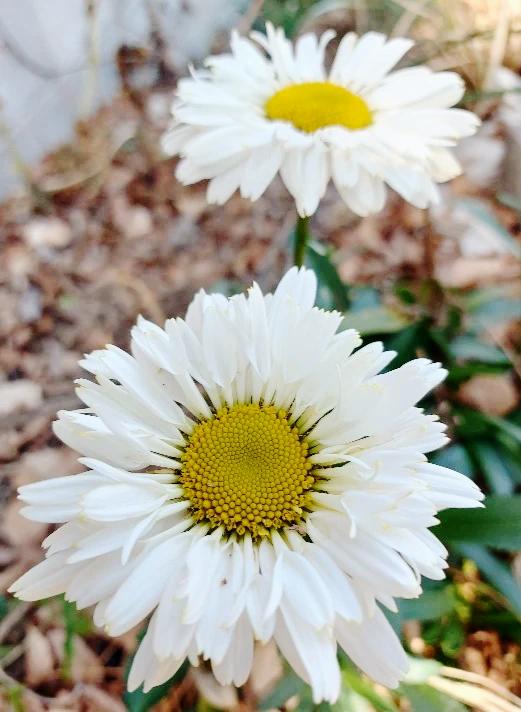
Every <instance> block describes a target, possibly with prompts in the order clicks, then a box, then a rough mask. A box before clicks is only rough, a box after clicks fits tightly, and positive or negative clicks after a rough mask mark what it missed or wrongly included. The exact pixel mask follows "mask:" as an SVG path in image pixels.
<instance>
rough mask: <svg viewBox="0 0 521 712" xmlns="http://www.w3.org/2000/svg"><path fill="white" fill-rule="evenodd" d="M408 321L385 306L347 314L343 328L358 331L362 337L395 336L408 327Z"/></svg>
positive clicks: (351, 311)
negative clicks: (372, 335)
mask: <svg viewBox="0 0 521 712" xmlns="http://www.w3.org/2000/svg"><path fill="white" fill-rule="evenodd" d="M407 323H408V322H407V320H406V319H405V317H403V316H402V315H401V314H398V312H396V311H393V310H392V309H390V308H389V307H386V306H385V305H383V304H382V305H381V306H379V307H367V308H366V309H359V310H358V311H353V310H350V311H348V312H346V315H345V318H344V321H343V322H342V328H344V329H356V330H357V331H359V332H360V334H361V335H362V336H368V335H370V334H394V333H396V332H397V331H401V330H402V329H403V328H404V327H405V326H407Z"/></svg>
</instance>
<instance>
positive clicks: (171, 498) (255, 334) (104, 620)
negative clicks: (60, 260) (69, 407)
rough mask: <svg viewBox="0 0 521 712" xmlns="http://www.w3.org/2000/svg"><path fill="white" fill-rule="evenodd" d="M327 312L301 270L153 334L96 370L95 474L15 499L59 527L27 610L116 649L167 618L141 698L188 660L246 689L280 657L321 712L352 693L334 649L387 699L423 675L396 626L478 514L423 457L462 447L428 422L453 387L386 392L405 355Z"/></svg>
mask: <svg viewBox="0 0 521 712" xmlns="http://www.w3.org/2000/svg"><path fill="white" fill-rule="evenodd" d="M315 292H316V278H315V276H314V274H313V273H312V272H310V271H308V270H305V269H301V270H297V269H296V268H293V269H291V270H290V271H289V272H288V273H287V274H286V276H285V277H284V278H283V279H282V281H281V282H280V284H279V286H278V287H277V289H276V291H275V292H274V294H268V295H266V296H263V294H262V293H261V291H260V289H259V288H258V286H256V285H254V286H253V287H252V288H251V289H250V290H249V292H248V295H247V296H245V295H238V296H234V297H232V298H230V299H226V298H225V297H223V296H222V295H208V294H205V293H204V292H200V293H199V294H198V295H197V296H196V297H195V299H194V300H193V302H192V304H191V305H190V307H189V309H188V312H187V315H186V319H185V320H183V319H170V320H168V321H167V322H166V324H165V327H164V329H162V328H160V327H158V326H156V325H154V324H153V323H151V322H148V321H146V320H144V319H140V320H139V321H138V324H137V325H136V326H135V327H134V329H133V331H132V345H131V352H132V354H131V355H130V354H128V353H126V352H124V351H122V350H120V349H118V348H116V347H113V346H108V347H107V348H106V349H104V350H102V351H95V352H93V353H92V354H90V355H89V356H87V357H86V358H85V360H84V361H83V366H84V368H85V369H87V370H88V371H90V372H91V373H93V374H94V375H95V377H96V380H95V381H89V380H80V381H79V382H78V395H79V396H80V398H81V399H82V401H83V402H84V403H85V405H86V408H85V409H82V410H79V411H73V412H62V413H60V417H59V420H58V421H57V423H56V424H55V431H56V434H57V435H58V436H59V437H60V438H61V439H62V440H64V441H65V442H66V443H67V444H69V445H70V446H72V447H73V448H75V449H77V450H79V451H80V452H81V453H83V455H84V456H85V457H84V458H82V459H81V462H82V463H83V464H85V465H86V466H87V467H88V468H89V471H88V472H86V473H84V474H79V475H74V476H71V477H62V478H57V479H53V480H47V481H42V482H38V483H36V484H31V485H28V486H25V487H22V488H21V489H20V498H21V499H22V500H23V501H24V502H25V504H26V507H25V509H24V514H25V516H26V517H28V518H29V519H33V520H36V521H43V522H50V523H58V524H62V526H60V527H59V528H58V529H57V530H56V531H55V532H53V533H52V534H51V535H50V536H48V537H47V539H46V540H45V542H44V546H45V548H46V549H47V556H46V559H45V560H44V561H43V562H42V563H40V564H38V565H37V566H35V567H34V568H33V569H32V570H30V571H29V572H28V573H26V574H24V575H23V576H22V577H21V578H20V579H19V580H18V581H17V582H16V583H15V584H14V585H13V586H12V591H14V592H15V593H16V594H17V595H18V596H19V597H20V598H22V599H25V600H37V599H40V598H45V597H48V596H53V595H56V594H59V593H63V592H64V593H65V596H66V598H67V599H68V600H71V601H75V602H76V605H77V606H78V608H86V607H89V606H95V609H94V620H95V623H96V624H97V625H98V626H103V627H105V629H106V630H107V632H108V633H109V634H111V635H114V636H118V635H121V634H123V633H125V632H126V631H128V630H130V629H131V628H132V627H134V626H135V625H137V624H138V623H140V622H141V621H143V620H144V619H146V618H147V617H148V616H149V615H150V614H152V617H151V619H150V623H149V626H148V630H147V633H146V635H145V637H144V638H143V640H142V642H141V644H140V647H139V650H138V652H137V654H136V656H135V658H134V662H133V665H132V670H131V672H130V676H129V687H130V688H131V689H133V688H136V687H138V686H139V685H141V683H143V682H144V686H145V689H149V688H151V687H153V686H155V685H158V684H160V683H162V682H163V681H165V680H167V679H168V678H169V677H170V676H171V675H172V674H173V673H174V672H175V671H176V670H177V669H178V668H179V667H180V665H181V664H182V662H183V661H184V660H185V659H186V658H187V657H188V658H189V659H190V661H191V662H192V663H193V664H194V665H196V664H198V662H199V660H200V659H201V658H202V659H206V660H209V661H210V662H211V665H212V669H213V671H214V674H215V676H216V677H217V679H218V680H219V681H220V682H221V683H223V684H227V683H233V684H235V685H237V686H239V685H242V684H243V683H244V682H245V681H246V679H247V677H248V675H249V672H250V670H251V665H252V656H253V649H254V642H255V641H261V642H266V641H268V640H270V639H272V638H273V639H274V640H275V641H276V644H277V646H278V647H279V649H280V651H281V653H282V654H283V655H284V656H285V657H286V659H287V660H288V662H289V663H290V664H291V666H292V667H293V668H294V670H295V671H296V672H297V674H298V675H300V676H301V677H302V678H303V679H304V680H306V681H307V682H309V683H310V685H311V686H312V689H313V695H314V699H315V700H316V701H319V700H329V701H334V700H335V699H336V698H337V696H338V694H339V689H340V672H339V666H338V662H337V657H336V652H337V643H338V644H339V645H340V646H341V647H342V648H343V649H344V650H345V651H346V653H347V654H348V655H349V656H350V658H351V659H352V660H353V661H354V662H355V663H356V664H357V665H358V666H359V667H360V668H361V669H362V670H364V671H365V672H366V673H368V674H369V675H371V676H372V677H373V678H374V679H375V680H377V681H378V682H380V683H382V684H384V685H388V686H390V687H393V686H395V685H397V683H398V681H399V679H400V678H401V677H402V675H403V674H404V672H405V670H406V668H407V659H406V656H405V653H404V651H403V650H402V648H401V645H400V643H399V640H398V638H397V637H396V636H395V634H394V632H393V630H392V628H391V626H390V625H389V623H388V622H387V620H386V618H385V616H384V614H383V613H382V610H381V608H380V607H381V606H385V607H387V608H389V609H391V610H394V609H395V602H394V599H395V598H396V597H405V598H414V597H416V596H418V595H419V594H420V592H421V576H427V577H429V578H432V579H442V578H443V577H444V569H445V567H446V554H447V552H446V550H445V549H444V547H443V546H442V544H441V543H440V542H439V541H438V540H437V539H436V537H435V536H434V535H433V534H432V533H431V532H430V531H429V527H431V526H432V525H434V524H436V522H437V519H436V513H437V512H438V511H439V510H441V509H444V508H448V507H475V506H478V505H479V501H480V500H481V499H482V495H481V492H480V490H479V489H478V487H477V486H476V485H475V484H474V483H473V482H472V481H471V480H469V479H468V478H466V477H464V476H463V475H460V474H458V473H456V472H453V471H451V470H449V469H446V468H444V467H440V466H437V465H433V464H429V463H428V461H427V459H426V457H425V454H424V453H427V452H430V451H432V450H434V449H436V448H439V447H440V446H441V445H443V444H444V443H445V442H446V437H445V435H444V426H443V425H441V424H440V423H439V422H438V420H437V418H436V417H434V416H431V415H426V414H425V413H423V411H422V410H421V409H419V408H417V407H416V406H415V404H416V402H417V401H418V400H420V399H421V398H423V396H424V395H425V394H426V393H427V392H428V391H429V390H430V389H432V388H433V387H434V386H436V385H437V384H438V383H439V382H440V381H441V380H442V379H443V378H444V376H445V371H444V370H443V369H442V368H440V366H439V364H434V363H432V362H430V361H428V360H426V359H417V360H415V361H412V362H410V363H407V364H405V365H404V366H402V367H400V368H398V369H396V370H394V371H388V372H386V373H383V374H381V373H379V372H380V371H381V370H382V369H383V368H385V367H386V366H387V365H388V364H389V362H390V361H391V359H392V357H393V353H385V352H383V349H382V346H381V345H380V344H378V343H373V344H370V345H368V346H365V347H363V348H358V347H359V346H360V338H359V336H358V333H357V332H356V331H354V330H351V329H348V330H345V331H338V329H339V327H340V324H341V321H342V317H341V315H340V314H338V313H336V312H326V311H322V310H320V309H318V308H317V307H314V306H313V304H314V300H315ZM356 349H358V350H356Z"/></svg>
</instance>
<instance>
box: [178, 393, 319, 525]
mask: <svg viewBox="0 0 521 712" xmlns="http://www.w3.org/2000/svg"><path fill="white" fill-rule="evenodd" d="M308 447H309V446H308V443H307V442H306V440H305V439H304V438H303V437H302V436H301V434H300V432H299V430H298V428H296V427H295V426H292V425H291V424H290V422H289V419H288V413H287V412H286V411H285V410H283V409H278V408H276V407H275V406H271V405H269V406H264V405H259V404H256V403H252V404H246V405H234V406H232V407H225V408H222V409H221V410H219V411H218V412H217V413H216V415H215V416H214V417H213V418H210V419H208V420H205V421H203V422H201V423H198V424H197V425H196V426H195V428H194V429H193V431H192V433H191V434H190V435H189V437H188V441H187V445H186V448H185V451H184V453H183V455H182V456H181V471H180V477H179V484H181V485H182V487H183V488H184V492H185V495H186V497H187V498H188V499H189V500H190V502H191V513H192V516H193V517H194V519H195V520H196V521H199V522H206V523H208V524H209V525H210V526H211V527H212V528H216V527H219V526H222V527H224V529H225V530H226V531H228V532H236V533H237V534H239V535H242V534H245V533H246V532H249V533H250V534H251V536H252V537H253V538H259V537H263V536H268V535H269V533H270V531H271V530H273V529H280V528H282V527H286V526H290V525H294V524H298V523H299V522H301V521H302V519H303V517H304V516H305V510H306V508H307V507H308V505H309V492H310V489H311V488H312V486H313V484H314V481H315V477H314V476H313V474H312V463H311V462H310V461H309V458H308Z"/></svg>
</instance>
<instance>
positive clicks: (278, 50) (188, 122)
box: [163, 24, 479, 216]
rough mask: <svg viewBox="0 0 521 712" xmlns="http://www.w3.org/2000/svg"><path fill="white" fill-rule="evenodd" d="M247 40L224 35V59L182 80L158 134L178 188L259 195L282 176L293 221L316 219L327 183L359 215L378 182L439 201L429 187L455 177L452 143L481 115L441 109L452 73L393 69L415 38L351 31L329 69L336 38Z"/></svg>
mask: <svg viewBox="0 0 521 712" xmlns="http://www.w3.org/2000/svg"><path fill="white" fill-rule="evenodd" d="M251 36H252V38H253V40H254V41H255V42H256V43H257V45H260V47H258V46H257V45H256V44H255V43H254V42H252V41H250V40H248V39H245V38H243V37H240V36H239V35H238V34H236V33H235V34H232V39H231V54H224V55H220V56H216V57H209V58H208V59H207V60H206V66H207V69H206V70H204V71H199V72H193V76H192V78H190V79H184V80H182V81H180V82H179V86H178V90H177V98H176V101H175V102H174V107H173V115H174V121H173V125H172V128H171V129H170V131H169V132H167V134H166V135H165V136H164V139H163V145H164V149H165V151H166V152H167V153H169V154H180V155H181V156H182V160H181V161H180V163H179V166H178V168H177V176H178V178H179V179H180V180H181V181H182V182H183V183H185V184H190V183H194V182H196V181H200V180H202V179H210V182H209V185H208V200H209V202H212V203H224V202H225V201H226V200H228V198H230V196H231V195H232V194H233V193H234V191H236V190H237V189H239V190H240V192H241V195H242V196H243V197H245V198H250V199H251V200H257V198H259V197H260V196H261V195H262V193H264V191H265V190H266V188H267V187H268V185H269V184H270V183H271V181H272V180H273V179H274V177H275V175H276V174H277V173H278V172H280V175H281V177H282V180H283V181H284V183H285V185H286V187H287V189H288V190H289V192H290V193H291V195H292V196H293V197H294V199H295V201H296V205H297V210H298V212H299V214H300V215H301V216H308V215H311V214H312V213H314V212H315V210H316V209H317V206H318V203H319V201H320V199H321V198H322V196H323V195H324V193H325V190H326V187H327V184H328V182H329V180H330V179H332V180H333V182H334V183H335V185H336V187H337V189H338V192H339V193H340V195H341V196H342V198H343V199H344V201H345V202H346V203H347V205H348V206H349V207H350V208H351V210H353V211H354V212H355V213H358V214H359V215H367V214H369V213H372V212H376V211H378V210H380V209H381V208H382V207H383V205H384V202H385V184H386V183H387V184H388V185H389V186H391V188H393V189H394V190H396V191H397V192H398V193H399V194H400V195H402V196H403V197H404V198H405V199H406V200H408V201H409V202H410V203H412V204H413V205H416V206H418V207H420V208H425V207H427V206H428V205H429V204H431V203H433V202H436V201H437V199H438V189H437V186H436V183H438V182H443V181H447V180H450V179H451V178H454V177H455V176H456V175H458V174H459V173H460V172H461V171H460V166H459V164H458V162H457V161H456V159H455V158H454V156H453V155H452V153H451V151H450V148H451V147H452V146H454V145H455V144H456V143H457V140H458V139H460V138H462V137H464V136H469V135H471V134H473V133H474V132H475V130H476V128H477V126H478V124H479V120H478V118H477V117H476V116H475V115H474V114H472V113H471V112H469V111H463V110H461V109H449V108H448V107H450V106H452V105H454V104H456V103H457V102H458V101H459V100H460V99H461V97H462V95H463V91H464V85H463V81H462V80H461V78H460V77H459V76H458V75H457V74H455V73H453V72H439V73H435V72H433V71H432V70H431V69H429V68H428V67H425V66H416V67H410V68H407V69H400V70H398V71H394V72H390V70H391V69H392V68H393V66H394V65H395V64H396V63H397V62H398V61H399V60H400V59H401V58H402V56H403V55H404V54H405V53H406V52H407V50H408V49H409V48H410V47H411V46H412V44H413V42H412V41H411V40H408V39H391V40H387V39H386V37H385V36H384V35H381V34H378V33H375V32H369V33H367V34H365V35H363V36H362V37H360V38H358V37H357V36H356V35H355V34H348V35H346V36H345V37H344V38H343V39H342V41H341V42H340V45H339V47H338V50H337V53H336V57H335V59H334V62H333V64H332V66H331V69H330V70H329V71H327V70H326V69H325V66H324V52H325V48H326V45H327V44H328V42H329V41H330V40H331V39H332V37H333V36H334V32H332V31H329V32H326V33H324V34H323V35H322V37H321V38H320V39H319V40H317V38H316V37H315V36H314V35H312V34H306V35H303V36H302V37H300V38H299V39H298V40H297V42H296V45H295V47H293V45H292V44H291V43H290V42H289V41H288V40H287V39H286V37H285V36H284V33H283V31H282V30H281V29H275V28H274V27H273V26H272V25H270V24H268V25H267V36H264V35H262V34H260V33H258V32H254V33H252V35H251ZM262 50H265V52H266V54H264V52H263V51H262ZM266 55H267V56H266Z"/></svg>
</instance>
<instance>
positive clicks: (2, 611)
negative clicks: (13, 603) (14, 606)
mask: <svg viewBox="0 0 521 712" xmlns="http://www.w3.org/2000/svg"><path fill="white" fill-rule="evenodd" d="M8 610H9V606H8V603H7V597H6V596H2V595H0V620H2V618H3V617H4V616H5V615H7V612H8Z"/></svg>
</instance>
